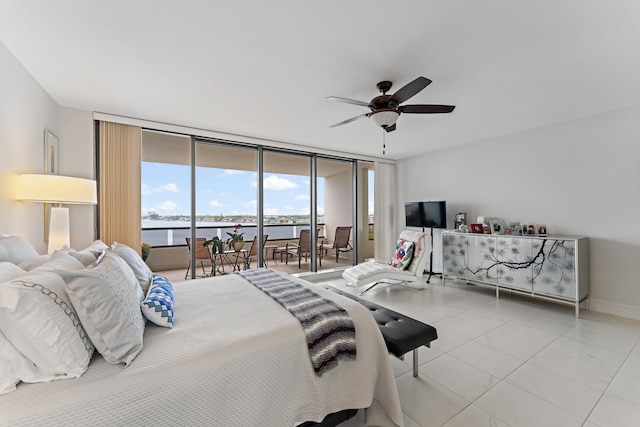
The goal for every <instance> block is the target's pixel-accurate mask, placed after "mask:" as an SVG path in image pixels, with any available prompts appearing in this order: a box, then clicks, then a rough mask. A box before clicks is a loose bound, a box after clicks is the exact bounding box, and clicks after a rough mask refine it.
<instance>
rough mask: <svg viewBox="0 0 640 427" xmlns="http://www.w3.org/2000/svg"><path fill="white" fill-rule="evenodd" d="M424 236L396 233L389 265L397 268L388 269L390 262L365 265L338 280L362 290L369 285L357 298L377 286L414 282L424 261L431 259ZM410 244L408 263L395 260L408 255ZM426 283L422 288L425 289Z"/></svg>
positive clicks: (356, 266)
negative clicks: (398, 234)
mask: <svg viewBox="0 0 640 427" xmlns="http://www.w3.org/2000/svg"><path fill="white" fill-rule="evenodd" d="M425 236H427V235H426V234H425V233H422V232H420V231H411V230H404V231H403V232H402V233H400V237H399V239H398V243H397V245H396V256H394V259H393V260H392V261H394V260H395V261H399V262H396V264H398V265H397V266H393V265H391V262H390V261H387V260H379V261H366V262H363V263H360V264H358V265H355V266H353V267H349V268H347V269H346V270H345V271H344V272H343V273H342V277H343V278H344V279H346V280H348V281H349V284H348V285H347V286H364V285H368V284H371V286H369V287H368V288H366V289H365V290H364V291H362V292H360V294H358V295H362V294H363V293H365V292H367V291H368V290H369V289H371V288H373V287H374V286H376V285H378V284H379V283H396V284H400V283H410V282H415V281H418V280H420V279H421V278H422V276H423V274H424V270H425V266H426V265H427V261H428V260H429V257H430V255H431V239H427V238H426V237H425ZM411 244H413V248H412V249H411V252H412V254H413V255H412V256H411V258H410V259H405V258H402V259H401V260H400V259H399V258H400V257H401V256H403V254H408V253H409V246H410V245H411ZM426 283H427V282H426V281H425V287H424V289H426V286H427V285H426Z"/></svg>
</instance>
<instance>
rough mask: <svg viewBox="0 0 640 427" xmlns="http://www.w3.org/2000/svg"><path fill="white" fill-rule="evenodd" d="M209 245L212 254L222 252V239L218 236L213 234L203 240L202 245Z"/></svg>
mask: <svg viewBox="0 0 640 427" xmlns="http://www.w3.org/2000/svg"><path fill="white" fill-rule="evenodd" d="M209 245H211V253H212V254H221V253H222V252H223V250H224V249H223V247H222V240H221V239H220V238H219V237H218V236H213V237H212V238H211V239H209V240H205V241H204V243H203V244H202V246H209Z"/></svg>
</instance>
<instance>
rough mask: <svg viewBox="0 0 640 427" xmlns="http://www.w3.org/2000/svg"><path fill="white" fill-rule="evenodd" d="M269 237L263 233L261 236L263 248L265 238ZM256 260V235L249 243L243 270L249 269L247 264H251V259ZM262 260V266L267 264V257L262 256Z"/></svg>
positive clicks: (265, 242) (265, 241)
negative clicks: (249, 246)
mask: <svg viewBox="0 0 640 427" xmlns="http://www.w3.org/2000/svg"><path fill="white" fill-rule="evenodd" d="M268 237H269V235H268V234H265V235H263V236H262V248H263V249H264V246H265V245H266V244H267V238H268ZM254 259H255V260H256V262H257V260H258V236H256V237H254V238H253V242H252V243H251V248H250V249H249V253H248V254H247V257H246V258H245V261H244V262H245V270H247V269H249V266H250V265H251V261H253V260H254ZM262 260H263V261H264V266H265V267H266V266H267V258H266V257H262Z"/></svg>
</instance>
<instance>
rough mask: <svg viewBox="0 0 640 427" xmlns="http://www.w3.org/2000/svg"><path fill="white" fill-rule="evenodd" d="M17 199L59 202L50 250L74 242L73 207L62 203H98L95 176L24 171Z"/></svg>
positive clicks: (54, 210)
mask: <svg viewBox="0 0 640 427" xmlns="http://www.w3.org/2000/svg"><path fill="white" fill-rule="evenodd" d="M16 199H17V200H22V201H25V202H42V203H56V204H57V205H58V206H57V207H52V208H51V217H50V223H49V248H48V253H52V252H53V251H54V250H56V249H60V248H62V247H64V246H65V245H67V246H69V244H70V239H69V208H64V207H62V204H63V203H64V204H82V205H86V204H89V205H95V204H96V203H97V202H98V197H97V190H96V182H95V181H94V180H92V179H85V178H75V177H71V176H61V175H46V174H23V175H20V177H19V179H18V187H17V189H16ZM45 220H46V218H45ZM45 230H46V224H45ZM45 234H46V231H45Z"/></svg>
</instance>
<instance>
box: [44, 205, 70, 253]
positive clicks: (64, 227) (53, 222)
mask: <svg viewBox="0 0 640 427" xmlns="http://www.w3.org/2000/svg"><path fill="white" fill-rule="evenodd" d="M69 244H70V239H69V208H51V215H50V222H49V249H48V253H52V252H53V251H55V250H56V249H62V248H63V247H64V246H65V245H66V246H69Z"/></svg>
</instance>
